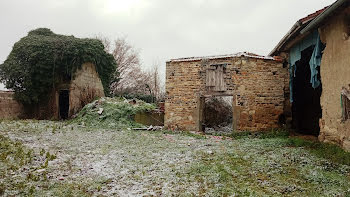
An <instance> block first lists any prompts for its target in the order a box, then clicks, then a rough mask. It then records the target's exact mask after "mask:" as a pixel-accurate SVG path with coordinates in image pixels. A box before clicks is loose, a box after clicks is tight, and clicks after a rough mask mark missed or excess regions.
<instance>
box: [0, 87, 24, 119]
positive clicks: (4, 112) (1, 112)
mask: <svg viewBox="0 0 350 197" xmlns="http://www.w3.org/2000/svg"><path fill="white" fill-rule="evenodd" d="M13 95H14V92H11V91H0V119H16V118H19V117H20V116H22V115H23V107H22V105H21V104H20V103H18V102H17V101H16V100H15V99H14V98H13Z"/></svg>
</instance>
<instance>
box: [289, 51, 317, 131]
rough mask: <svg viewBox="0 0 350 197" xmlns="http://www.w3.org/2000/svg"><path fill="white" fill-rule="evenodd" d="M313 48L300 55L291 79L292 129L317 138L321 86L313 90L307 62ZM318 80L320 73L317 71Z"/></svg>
mask: <svg viewBox="0 0 350 197" xmlns="http://www.w3.org/2000/svg"><path fill="white" fill-rule="evenodd" d="M313 49H314V47H313V46H311V47H309V48H307V49H305V50H304V51H302V53H301V59H300V60H299V61H298V62H297V63H296V71H295V77H294V79H293V105H292V113H293V127H294V129H295V130H296V132H298V133H301V134H305V135H314V136H318V135H319V133H320V126H319V119H320V118H322V109H321V104H320V98H321V93H322V84H321V85H320V86H319V87H318V88H316V89H314V88H313V87H312V84H311V83H310V78H311V70H310V65H309V61H310V58H311V56H312V52H313ZM318 78H319V79H321V78H320V71H319V76H318Z"/></svg>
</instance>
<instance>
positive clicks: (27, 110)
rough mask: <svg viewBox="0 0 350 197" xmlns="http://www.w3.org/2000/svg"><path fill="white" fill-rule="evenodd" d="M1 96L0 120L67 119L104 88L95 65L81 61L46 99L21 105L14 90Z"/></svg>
mask: <svg viewBox="0 0 350 197" xmlns="http://www.w3.org/2000/svg"><path fill="white" fill-rule="evenodd" d="M0 96H1V97H0V105H1V111H4V113H2V114H0V119H14V118H38V119H67V118H69V117H71V116H72V115H74V114H76V113H77V112H79V110H81V109H82V107H84V106H85V105H86V104H88V103H90V102H91V101H93V100H95V99H96V98H99V97H104V89H103V85H102V82H101V79H100V77H99V75H98V73H97V72H96V68H95V65H94V64H92V63H84V64H83V65H82V66H81V68H80V69H78V70H77V71H76V72H75V73H74V75H73V76H71V77H70V78H68V79H66V78H64V77H62V79H61V82H60V83H59V84H58V85H56V86H55V87H54V88H53V89H52V91H51V93H50V94H49V97H48V101H47V102H44V103H39V104H37V105H31V106H23V105H21V104H20V103H18V102H17V101H16V100H15V99H14V98H13V92H2V93H1V94H0ZM7 104H8V105H7ZM2 105H7V107H6V108H5V107H4V108H3V107H2Z"/></svg>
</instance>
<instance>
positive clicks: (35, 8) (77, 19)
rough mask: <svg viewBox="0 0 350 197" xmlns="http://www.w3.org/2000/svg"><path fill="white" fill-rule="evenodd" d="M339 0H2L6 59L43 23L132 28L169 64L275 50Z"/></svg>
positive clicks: (143, 50)
mask: <svg viewBox="0 0 350 197" xmlns="http://www.w3.org/2000/svg"><path fill="white" fill-rule="evenodd" d="M333 2H335V0H251V1H247V0H0V18H1V20H0V27H1V30H0V35H1V36H0V63H2V62H3V61H5V59H6V58H7V56H8V54H9V53H10V51H11V49H12V46H13V44H14V43H15V42H17V41H18V40H19V39H20V38H21V37H24V36H26V35H27V33H28V31H30V30H32V29H35V28H38V27H47V28H50V29H51V30H52V31H53V32H55V33H58V34H66V35H74V36H76V37H94V36H96V35H104V36H107V37H109V38H111V39H115V38H117V37H120V36H126V37H127V40H128V41H129V43H131V44H132V45H133V46H134V47H136V48H137V49H139V50H140V55H141V59H142V62H143V66H144V67H150V66H151V65H152V64H155V63H157V62H158V63H159V64H161V67H162V70H163V71H164V70H165V62H166V61H167V60H169V59H172V58H180V57H192V56H205V55H220V54H231V53H236V52H241V51H249V52H253V53H257V54H260V55H267V54H268V53H269V52H270V51H271V50H272V49H273V48H274V46H275V45H276V44H277V43H278V41H279V40H280V39H281V38H282V37H283V36H284V35H285V34H286V33H287V31H288V30H289V29H290V28H291V27H292V25H293V24H294V23H295V22H296V21H297V20H298V19H300V18H302V17H304V16H306V15H308V14H310V13H312V12H315V11H317V10H319V9H321V8H323V7H325V6H327V5H330V4H331V3H333ZM163 73H164V72H163ZM0 86H1V85H0ZM0 88H1V87H0Z"/></svg>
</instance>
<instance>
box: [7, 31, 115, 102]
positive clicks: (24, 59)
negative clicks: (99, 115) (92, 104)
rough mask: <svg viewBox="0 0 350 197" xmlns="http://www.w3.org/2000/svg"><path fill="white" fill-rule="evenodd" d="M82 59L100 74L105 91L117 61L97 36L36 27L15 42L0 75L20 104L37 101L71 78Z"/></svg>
mask: <svg viewBox="0 0 350 197" xmlns="http://www.w3.org/2000/svg"><path fill="white" fill-rule="evenodd" d="M85 62H91V63H93V64H94V65H95V66H96V70H97V72H98V74H99V76H100V78H101V81H102V84H103V87H104V90H105V93H106V95H108V94H109V85H110V82H111V80H112V77H113V75H117V73H115V70H116V62H115V60H114V58H113V56H112V55H111V54H108V53H106V52H105V51H104V46H103V44H102V42H101V41H99V40H97V39H80V38H75V37H74V36H64V35H59V34H55V33H53V32H52V31H51V30H50V29H46V28H39V29H36V30H33V31H30V32H29V33H28V35H27V36H26V37H24V38H22V39H21V40H20V41H18V42H17V43H15V45H14V46H13V49H12V51H11V53H10V55H9V56H8V58H7V59H6V61H5V62H4V63H3V64H1V65H0V79H1V80H2V81H3V82H4V83H5V85H6V87H7V88H9V89H13V90H14V91H15V98H16V99H17V100H18V101H20V102H22V103H23V104H37V103H39V102H43V101H45V100H46V99H47V98H48V95H49V93H50V91H51V90H52V88H54V87H56V86H57V84H59V83H60V82H67V81H69V80H71V79H72V78H74V73H75V71H76V70H77V69H79V68H80V67H81V65H82V64H83V63H85Z"/></svg>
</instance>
